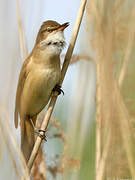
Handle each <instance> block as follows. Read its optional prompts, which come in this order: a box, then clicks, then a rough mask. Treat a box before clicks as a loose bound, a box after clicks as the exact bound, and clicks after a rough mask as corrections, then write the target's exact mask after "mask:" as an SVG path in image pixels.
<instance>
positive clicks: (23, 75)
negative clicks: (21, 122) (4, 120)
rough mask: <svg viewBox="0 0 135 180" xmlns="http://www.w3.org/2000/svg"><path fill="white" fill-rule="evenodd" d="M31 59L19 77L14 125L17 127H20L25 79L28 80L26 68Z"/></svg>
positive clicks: (26, 61)
mask: <svg viewBox="0 0 135 180" xmlns="http://www.w3.org/2000/svg"><path fill="white" fill-rule="evenodd" d="M29 61H30V58H27V59H26V60H25V61H24V63H23V66H22V69H21V72H20V75H19V80H18V86H17V91H16V101H15V112H14V124H15V127H16V128H17V127H18V115H19V111H20V97H21V93H22V90H23V87H24V83H25V79H26V76H27V75H26V66H27V64H28V63H29Z"/></svg>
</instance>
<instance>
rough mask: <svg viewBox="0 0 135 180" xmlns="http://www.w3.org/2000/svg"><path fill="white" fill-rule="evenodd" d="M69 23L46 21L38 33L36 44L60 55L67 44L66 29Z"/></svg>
mask: <svg viewBox="0 0 135 180" xmlns="http://www.w3.org/2000/svg"><path fill="white" fill-rule="evenodd" d="M68 26H69V23H64V24H62V25H61V24H59V23H57V22H56V21H51V20H49V21H45V22H44V23H43V24H42V26H41V28H40V30H39V32H38V35H37V39H36V46H37V47H38V48H39V49H40V50H42V51H44V50H47V51H48V53H51V54H54V55H55V54H56V55H59V54H60V53H61V51H62V49H63V48H64V46H65V38H64V32H63V31H64V29H65V28H66V27H68Z"/></svg>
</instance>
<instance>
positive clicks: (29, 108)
mask: <svg viewBox="0 0 135 180" xmlns="http://www.w3.org/2000/svg"><path fill="white" fill-rule="evenodd" d="M59 79H60V72H56V71H51V70H44V71H35V72H32V73H31V74H29V75H28V77H27V79H26V82H25V86H24V89H23V93H22V98H21V102H22V108H23V109H24V110H23V112H25V113H26V114H27V115H30V116H34V115H36V114H38V113H39V112H40V111H41V110H42V109H43V108H44V107H45V106H46V104H47V103H48V101H49V99H50V96H51V93H52V89H53V88H54V86H55V85H56V84H57V83H58V82H59Z"/></svg>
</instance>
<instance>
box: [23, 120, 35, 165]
mask: <svg viewBox="0 0 135 180" xmlns="http://www.w3.org/2000/svg"><path fill="white" fill-rule="evenodd" d="M20 122H21V150H22V152H23V155H24V157H25V160H26V162H28V160H29V158H30V155H31V152H32V150H33V147H34V143H35V133H34V128H33V126H32V123H31V121H30V119H29V118H27V119H24V120H23V119H21V121H20ZM33 123H34V122H33ZM34 124H35V123H34Z"/></svg>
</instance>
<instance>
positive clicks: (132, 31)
mask: <svg viewBox="0 0 135 180" xmlns="http://www.w3.org/2000/svg"><path fill="white" fill-rule="evenodd" d="M134 18H135V7H133V10H132V14H131V26H130V31H129V35H128V36H129V37H128V43H127V48H126V52H125V56H124V60H123V65H122V68H121V71H120V75H119V79H118V84H119V86H120V87H121V86H122V83H123V80H124V78H125V74H126V69H127V66H128V63H129V60H130V55H131V51H132V47H133V43H134V37H135V26H133V27H132V25H133V22H134Z"/></svg>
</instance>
